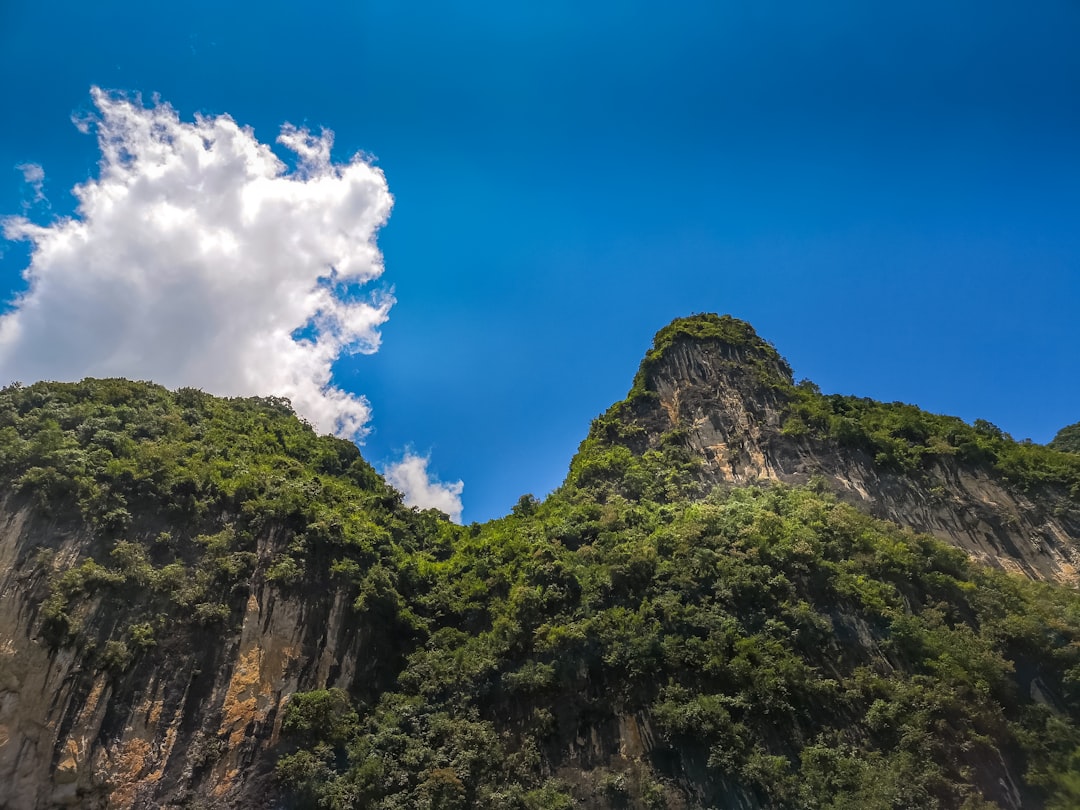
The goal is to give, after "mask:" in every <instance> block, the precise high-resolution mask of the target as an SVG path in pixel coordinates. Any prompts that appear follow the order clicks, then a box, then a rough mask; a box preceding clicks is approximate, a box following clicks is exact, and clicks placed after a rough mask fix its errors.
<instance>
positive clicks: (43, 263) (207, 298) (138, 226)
mask: <svg viewBox="0 0 1080 810" xmlns="http://www.w3.org/2000/svg"><path fill="white" fill-rule="evenodd" d="M91 92H92V95H93V100H94V104H95V105H96V107H97V114H96V115H95V116H94V117H93V118H92V119H91V121H90V123H89V125H88V130H93V131H96V134H97V138H98V143H99V146H100V149H101V155H102V157H101V162H100V172H99V175H98V177H97V178H96V179H92V180H89V181H88V182H86V183H85V184H83V185H80V186H77V187H76V188H75V190H74V193H75V195H76V197H77V198H78V201H79V204H78V209H77V212H76V214H75V216H74V217H71V218H64V219H58V220H55V221H54V222H52V223H51V224H49V225H44V226H42V225H36V224H34V223H32V222H30V221H29V220H28V219H26V218H25V217H11V218H8V219H6V220H4V221H3V231H4V235H5V236H6V237H7V238H8V239H24V240H29V241H30V242H31V243H32V255H31V261H30V265H29V267H28V268H27V269H26V270H25V271H24V277H25V279H26V281H27V284H28V288H27V290H26V292H25V293H23V294H22V295H20V296H19V297H18V298H17V299H16V300H15V301H14V308H13V310H12V311H10V312H9V313H7V314H5V315H3V316H0V383H6V382H8V381H11V380H16V379H17V380H22V381H24V382H31V381H33V380H37V379H56V380H73V379H79V378H81V377H84V376H123V377H130V378H135V379H152V380H155V381H157V382H160V383H163V384H165V385H167V386H170V387H178V386H187V385H190V386H196V387H199V388H202V389H204V390H206V391H209V392H212V393H216V394H223V395H252V394H275V395H279V396H286V397H289V398H290V399H291V400H292V402H293V405H294V407H295V408H296V409H297V411H298V412H299V413H300V414H301V415H302V416H304V417H306V418H307V419H308V420H309V421H311V422H312V423H313V424H314V425H315V426H316V427H317V428H318V429H320V430H322V431H332V432H334V433H337V434H338V435H342V436H347V437H354V438H360V437H362V436H363V434H364V433H365V431H366V428H365V425H366V424H367V423H368V421H369V420H370V417H371V412H370V408H369V405H368V402H367V400H366V399H365V398H364V397H362V396H358V395H356V394H353V393H349V392H347V391H344V390H342V389H340V388H338V387H336V386H334V385H333V383H332V380H331V376H332V371H331V369H332V364H333V363H334V361H335V360H337V359H338V358H339V357H340V356H341V355H342V354H349V353H354V352H362V353H372V352H375V351H376V350H377V349H378V347H379V340H380V334H379V331H378V330H379V327H380V326H381V325H382V324H383V323H384V322H385V321H386V320H387V318H388V314H389V310H390V307H391V306H392V305H393V303H394V298H393V296H392V295H391V293H390V292H388V291H374V292H368V293H367V294H365V295H360V294H359V292H358V288H359V287H360V286H361V285H364V284H366V283H369V282H372V281H374V280H375V279H377V278H378V277H379V276H380V275H381V274H382V272H383V265H382V256H381V254H380V253H379V250H378V248H377V247H376V244H375V234H376V231H377V230H378V229H379V227H380V226H381V225H383V224H384V223H385V222H386V219H387V217H388V216H389V213H390V208H391V205H392V202H393V201H392V197H391V195H390V192H389V190H388V188H387V185H386V179H385V177H384V176H383V174H382V172H381V171H380V170H379V169H377V168H375V167H374V166H372V165H370V163H368V162H367V161H365V160H364V159H363V158H362V157H360V156H357V157H354V158H353V159H352V160H351V161H349V162H347V163H341V164H335V163H333V162H332V161H331V157H330V148H331V145H332V142H333V134H332V133H331V132H328V131H326V130H324V131H322V133H321V134H320V135H318V136H315V135H312V134H311V133H309V132H308V131H307V130H305V129H297V128H295V127H292V126H290V125H285V126H284V127H283V128H282V132H281V136H280V137H279V138H278V142H279V143H281V144H282V145H283V146H284V147H286V148H287V149H290V150H291V151H292V152H294V153H295V154H296V155H297V161H296V162H297V166H296V169H295V170H294V171H289V170H288V169H287V168H286V166H285V165H284V164H283V163H282V162H281V161H280V160H279V159H278V158H277V157H276V156H275V155H274V153H273V152H272V151H271V150H270V148H269V147H268V146H267V145H266V144H263V143H260V142H259V141H258V140H257V139H256V138H255V135H254V133H253V131H252V130H251V129H250V128H248V127H241V126H239V125H238V124H237V123H236V122H235V121H233V120H232V119H231V118H230V117H229V116H227V115H222V116H207V117H202V116H196V118H195V120H194V121H193V122H184V121H181V120H180V119H179V117H178V116H177V113H176V111H175V110H173V108H172V107H170V106H169V105H168V104H164V103H156V104H155V105H153V106H151V107H149V108H147V107H144V106H143V104H142V102H141V100H139V99H137V98H136V99H134V100H132V99H129V98H126V97H124V96H120V95H116V94H111V93H106V92H104V91H101V90H99V89H97V88H93V89H92V91H91ZM20 168H21V170H22V171H23V172H24V176H25V177H26V180H27V182H28V183H31V184H35V183H36V184H38V185H37V186H36V188H37V189H38V192H37V193H40V183H41V182H42V181H43V179H44V173H43V172H42V171H41V167H40V166H36V165H34V164H25V166H24V167H20ZM300 330H302V331H300ZM458 492H460V488H459V490H458ZM458 513H459V514H460V507H458Z"/></svg>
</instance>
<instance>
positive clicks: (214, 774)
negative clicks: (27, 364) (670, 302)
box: [0, 315, 1080, 810]
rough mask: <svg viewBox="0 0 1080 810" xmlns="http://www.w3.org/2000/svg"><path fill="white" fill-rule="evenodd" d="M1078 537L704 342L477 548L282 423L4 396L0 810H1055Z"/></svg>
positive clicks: (907, 419)
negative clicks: (561, 479) (557, 481)
mask: <svg viewBox="0 0 1080 810" xmlns="http://www.w3.org/2000/svg"><path fill="white" fill-rule="evenodd" d="M1078 510H1080V456H1078V455H1076V454H1075V453H1071V452H1062V451H1058V450H1055V449H1052V448H1047V447H1040V446H1036V445H1030V444H1025V443H1017V442H1014V441H1012V439H1011V438H1009V437H1008V436H1007V435H1005V434H1004V433H1003V432H1002V431H1000V430H998V429H997V428H995V427H994V426H993V425H991V424H989V423H986V422H976V423H975V424H974V425H967V424H965V423H964V422H962V421H961V420H959V419H954V418H951V417H944V416H935V415H932V414H928V413H925V412H923V411H921V410H919V409H918V408H915V407H913V406H910V405H902V404H891V405H890V404H883V403H878V402H874V401H872V400H865V399H857V398H854V397H846V396H838V395H823V394H822V393H820V392H819V391H818V390H817V388H816V387H815V386H813V385H812V384H810V383H799V384H795V383H794V381H793V378H792V375H791V371H790V369H789V368H788V366H787V364H786V363H785V361H784V360H783V358H781V357H780V355H779V353H778V352H777V351H776V350H775V349H774V348H773V347H772V346H771V345H769V344H768V343H767V342H765V341H763V340H762V339H761V338H759V337H758V336H757V335H756V334H755V333H754V331H753V330H752V329H751V328H750V327H749V326H748V325H747V324H745V323H743V322H741V321H738V320H735V319H733V318H730V317H721V316H716V315H698V316H693V317H691V318H686V319H680V320H678V321H675V322H674V323H672V324H671V325H669V326H667V327H665V328H664V329H662V330H661V331H660V332H659V333H658V334H657V336H656V340H655V343H654V346H653V348H652V350H650V351H649V352H648V354H647V355H646V357H645V358H644V360H643V361H642V364H641V369H640V371H639V372H638V374H637V375H636V377H635V379H634V381H633V384H632V387H631V389H630V392H629V394H628V396H627V398H626V399H625V400H624V401H622V402H620V403H618V404H616V405H614V406H612V408H610V409H609V410H608V412H607V413H605V414H604V415H602V416H600V417H599V418H598V419H596V420H595V421H594V423H593V424H592V426H591V428H590V430H589V432H588V435H587V436H586V438H585V440H584V441H583V442H582V444H581V447H580V449H579V451H578V453H577V454H576V455H575V457H574V458H573V460H572V461H571V464H570V469H569V473H568V475H567V479H566V481H565V483H564V484H563V485H562V486H561V487H560V488H559V489H558V490H556V491H555V492H553V493H551V494H550V495H549V496H548V497H546V498H545V499H543V500H542V501H540V500H537V499H535V498H533V497H531V496H523V497H522V498H521V500H520V501H519V502H518V504H517V505H516V506H515V507H514V509H513V511H512V513H511V514H510V515H507V516H506V517H505V518H502V519H500V520H495V521H491V522H489V523H487V524H484V525H476V524H474V525H472V526H467V527H461V526H456V525H454V524H451V523H450V522H448V521H447V520H446V519H445V516H443V515H441V514H439V513H438V512H435V511H431V510H429V511H423V512H421V511H417V510H415V509H408V508H406V507H405V506H404V505H403V504H402V501H401V496H400V495H399V494H398V493H396V492H395V491H394V490H393V489H391V488H390V487H389V486H387V484H386V483H385V482H384V481H383V480H382V479H381V478H380V477H379V476H378V475H377V474H376V473H375V471H374V470H373V469H372V468H371V467H370V465H368V464H367V462H365V461H364V459H363V458H362V457H361V455H360V452H359V450H358V449H357V448H356V446H355V445H353V444H351V443H348V442H345V441H342V440H339V439H334V438H331V437H327V436H322V437H320V436H317V435H315V433H314V432H313V431H312V429H311V427H310V426H309V425H307V424H305V423H303V422H301V421H300V420H299V419H297V418H296V417H295V415H294V414H293V413H292V411H291V409H290V407H289V404H288V402H286V401H284V400H281V399H277V398H248V399H221V398H216V397H212V396H209V395H207V394H205V393H203V392H201V391H197V390H194V389H181V390H179V391H175V392H170V391H167V390H165V389H163V388H161V387H160V386H155V385H152V384H149V383H133V382H129V381H126V380H84V381H82V382H81V383H76V384H63V383H38V384H35V385H31V386H27V387H22V386H11V387H8V388H6V389H3V390H2V391H0V785H3V787H2V788H0V808H3V809H4V810H45V808H54V807H87V808H125V809H126V808H138V810H149V808H163V807H175V808H196V807H211V806H212V807H232V808H259V807H266V808H270V807H273V808H365V809H367V808H370V809H371V810H406V809H407V810H412V809H413V808H427V809H429V810H436V808H438V809H439V810H451V809H452V810H464V808H477V809H479V808H483V809H484V810H488V808H494V809H495V810H549V809H553V810H569V809H570V808H582V809H583V810H616V809H617V808H630V809H631V810H660V809H661V808H669V810H691V809H692V808H693V809H697V808H701V810H704V809H705V808H716V807H732V808H741V809H745V810H756V809H757V808H761V809H762V810H764V808H791V809H792V810H839V808H860V810H897V809H898V808H899V809H907V808H910V810H927V808H929V809H930V810H934V809H935V808H936V809H937V810H947V808H957V809H958V810H988V809H989V808H1008V809H1009V810H1019V809H1020V808H1046V810H1067V809H1068V808H1075V807H1078V806H1080V776H1078V774H1080V687H1078V684H1080V594H1078V593H1077V590H1076V588H1075V585H1074V579H1075V569H1074V568H1073V560H1074V555H1075V554H1076V546H1077V543H1078V542H1080V532H1078V531H1077V528H1078V525H1080V522H1078Z"/></svg>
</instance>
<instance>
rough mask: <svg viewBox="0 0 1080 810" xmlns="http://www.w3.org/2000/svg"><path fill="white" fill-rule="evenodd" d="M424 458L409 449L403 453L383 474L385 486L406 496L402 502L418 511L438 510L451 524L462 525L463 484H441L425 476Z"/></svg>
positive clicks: (426, 469) (426, 460)
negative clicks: (417, 508) (452, 522)
mask: <svg viewBox="0 0 1080 810" xmlns="http://www.w3.org/2000/svg"><path fill="white" fill-rule="evenodd" d="M430 460H431V459H430V458H428V457H427V456H418V455H416V454H415V453H413V452H412V451H410V450H406V451H405V456H404V458H402V459H401V461H399V462H397V463H395V464H390V465H388V466H387V468H386V469H385V470H384V471H383V475H384V476H385V477H386V481H387V483H389V484H390V486H392V487H393V488H394V489H396V490H398V491H399V492H400V493H401V494H402V495H404V496H405V503H406V504H408V505H409V506H417V507H419V508H421V509H438V510H439V511H440V512H445V513H446V514H447V515H449V516H450V520H452V521H454V523H461V509H462V507H461V492H462V490H464V489H465V484H464V483H463V482H462V481H456V482H454V483H452V484H451V483H444V482H442V481H436V480H434V479H432V478H431V476H430V475H429V474H428V468H427V466H428V462H429V461H430Z"/></svg>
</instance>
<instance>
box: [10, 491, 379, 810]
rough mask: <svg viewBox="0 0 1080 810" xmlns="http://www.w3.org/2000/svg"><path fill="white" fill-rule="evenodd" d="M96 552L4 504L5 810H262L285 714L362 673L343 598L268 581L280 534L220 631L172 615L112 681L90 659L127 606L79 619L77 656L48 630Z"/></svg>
mask: <svg viewBox="0 0 1080 810" xmlns="http://www.w3.org/2000/svg"><path fill="white" fill-rule="evenodd" d="M94 545H95V543H94V540H93V538H91V537H90V536H88V534H87V533H86V532H80V531H72V530H70V529H64V528H61V527H58V526H57V525H55V523H53V522H51V521H49V520H46V519H43V518H42V517H41V516H40V515H39V514H38V512H37V510H35V509H34V508H32V507H31V506H28V505H26V504H25V503H23V504H22V505H20V504H19V502H18V501H17V500H16V499H13V498H10V497H9V498H7V499H6V500H5V501H4V502H3V503H2V504H0V628H2V634H3V638H2V640H0V784H2V785H3V786H4V788H3V790H0V807H3V808H11V810H30V808H46V807H55V806H73V807H88V808H89V807H100V808H127V807H139V808H141V807H158V806H166V805H167V806H174V805H175V806H191V807H198V806H206V807H211V806H212V807H228V806H242V807H257V806H261V802H262V800H263V799H264V798H265V796H266V793H267V790H268V789H269V787H270V783H269V781H268V777H269V775H270V773H271V770H272V765H273V759H274V758H273V756H270V755H268V753H267V752H268V751H269V750H270V749H272V748H273V747H274V746H275V745H276V744H277V743H278V740H279V734H280V726H281V706H282V703H283V700H284V699H285V698H287V696H289V695H291V694H292V693H294V692H296V691H299V690H307V689H318V688H325V687H333V686H336V687H343V688H349V689H351V688H352V686H353V684H354V683H355V681H356V680H357V678H358V677H361V676H362V675H365V674H367V673H365V672H364V668H365V667H364V662H365V660H366V659H367V656H365V652H366V645H365V634H364V632H363V630H362V628H361V627H360V626H359V625H358V624H357V623H355V622H347V621H345V619H346V617H347V615H348V613H349V608H350V602H349V600H347V599H346V598H345V595H344V594H343V593H341V592H340V591H338V592H335V591H329V592H322V593H319V592H314V593H307V594H305V595H304V596H303V597H302V598H301V597H299V596H298V595H295V594H294V595H289V594H286V593H283V592H282V591H281V590H280V589H279V588H277V587H275V586H274V585H273V584H272V583H269V582H267V581H266V577H265V572H266V569H267V566H268V564H269V562H270V560H271V559H272V558H273V556H274V555H275V554H276V553H278V552H280V551H281V548H282V533H281V532H280V531H275V530H270V531H268V532H267V533H266V534H264V535H263V536H262V537H260V538H259V539H258V541H257V554H258V556H259V562H258V564H257V566H256V568H255V570H254V571H253V572H252V573H251V575H250V576H249V577H248V578H247V580H246V581H244V582H240V583H237V586H234V587H236V590H237V592H238V593H246V594H247V595H246V598H243V599H242V607H240V608H239V609H238V610H237V611H236V612H235V613H234V614H233V616H232V617H231V618H230V619H229V620H228V621H227V622H226V623H225V624H223V625H215V626H213V627H210V628H198V627H196V628H190V627H187V626H185V624H184V621H183V618H184V617H180V616H174V617H169V619H168V621H167V623H166V628H165V630H164V632H163V633H161V634H160V637H159V638H158V640H157V642H156V643H155V645H154V647H152V648H150V649H148V650H147V651H146V652H145V653H143V654H141V655H140V656H139V657H138V660H136V661H135V662H134V663H133V664H132V665H131V666H130V667H129V668H126V669H124V670H122V671H118V667H117V666H115V665H114V666H109V665H105V666H102V665H100V664H99V663H98V661H97V659H96V657H95V654H94V650H93V649H92V646H93V645H94V644H95V642H94V640H98V639H108V638H109V637H110V635H115V634H116V630H117V628H122V627H123V626H124V625H125V624H126V623H127V622H129V621H130V620H131V616H130V614H129V612H128V611H126V610H125V607H124V605H122V604H117V602H116V601H115V600H110V599H107V598H102V597H99V598H95V599H91V600H89V601H88V602H87V603H86V604H84V605H82V606H81V608H80V611H79V616H78V620H79V623H80V630H81V635H82V637H83V639H84V641H83V642H82V643H81V644H79V645H65V646H61V647H59V648H57V647H56V646H55V645H54V644H50V643H49V641H48V640H47V638H46V635H47V633H46V632H45V629H44V627H43V622H44V620H43V617H42V610H41V607H42V604H43V602H45V600H46V598H47V596H48V587H47V585H46V582H47V580H48V578H49V576H50V574H55V573H56V572H58V571H62V570H65V569H68V568H70V567H72V565H73V563H74V562H75V560H76V559H78V558H80V557H84V556H85V555H86V553H87V551H88V549H91V548H93V547H94ZM102 643H106V642H104V641H98V642H97V644H98V645H99V646H100V644H102ZM88 647H91V648H89V649H88Z"/></svg>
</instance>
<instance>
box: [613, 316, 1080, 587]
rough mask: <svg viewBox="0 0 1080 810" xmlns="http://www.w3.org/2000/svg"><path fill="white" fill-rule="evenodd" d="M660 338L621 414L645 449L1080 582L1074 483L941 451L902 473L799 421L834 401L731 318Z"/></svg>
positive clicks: (1032, 573)
mask: <svg viewBox="0 0 1080 810" xmlns="http://www.w3.org/2000/svg"><path fill="white" fill-rule="evenodd" d="M701 318H704V319H705V325H706V328H705V330H704V332H705V333H704V334H702V330H701V328H700V327H701V324H700V319H701ZM721 322H722V323H723V324H724V328H723V329H709V325H713V324H719V323H721ZM658 340H659V341H661V342H662V343H663V345H662V346H659V347H658V348H656V349H654V350H653V351H652V352H650V354H649V356H648V357H647V358H646V361H645V362H644V363H643V364H642V368H641V371H640V372H639V375H638V379H637V381H636V383H635V390H634V391H632V392H631V397H630V398H629V399H628V400H627V402H626V403H624V404H623V405H621V406H618V408H619V418H620V419H622V420H623V421H625V422H626V423H628V424H630V425H634V426H640V427H643V428H644V430H643V431H642V432H640V433H639V434H637V435H638V437H639V438H638V441H637V448H636V449H637V450H638V451H639V452H640V451H642V450H643V449H644V448H646V447H657V446H659V445H660V444H661V443H662V442H664V441H670V437H671V436H672V435H673V434H674V435H676V436H677V437H678V440H679V441H680V442H682V443H684V444H685V445H686V446H687V447H688V448H690V449H691V450H692V451H693V453H694V454H695V455H696V456H697V457H698V458H699V459H700V460H701V461H702V468H701V472H700V476H701V478H702V480H704V481H706V482H709V483H718V484H732V485H743V484H749V483H754V482H761V481H782V482H785V483H789V484H805V483H807V482H810V481H812V480H819V481H822V482H824V483H825V484H826V485H827V486H828V487H829V488H830V489H831V490H833V491H834V492H836V493H837V494H839V495H840V496H841V497H842V498H844V499H845V500H848V501H850V502H851V503H854V504H856V505H858V506H860V508H863V509H865V510H866V511H868V512H870V513H871V514H873V515H874V516H875V517H879V518H883V519H886V520H890V521H893V522H895V523H898V524H900V525H902V526H908V527H910V528H912V529H914V530H916V531H921V532H928V533H930V534H932V535H934V536H935V537H938V538H940V539H942V540H945V541H947V542H949V543H952V544H954V545H956V546H959V547H960V548H962V549H964V550H965V551H967V552H968V553H969V554H970V555H971V556H972V557H973V558H974V559H975V560H977V561H979V562H982V563H985V564H988V565H992V566H996V567H999V568H1003V569H1005V570H1009V571H1015V572H1019V573H1022V574H1024V575H1026V576H1028V577H1031V578H1035V579H1050V580H1057V581H1061V582H1068V583H1071V584H1074V585H1075V584H1076V583H1077V569H1078V567H1080V498H1078V497H1077V493H1076V492H1075V491H1074V492H1070V490H1069V487H1068V486H1067V485H1066V484H1064V483H1062V482H1060V481H1053V480H1050V481H1040V482H1036V483H1034V484H1032V485H1026V486H1025V485H1023V484H1021V483H1018V482H1017V481H1015V480H1011V481H1010V480H1008V479H1007V478H1006V477H1005V476H1003V475H1002V474H1001V472H1000V471H998V470H996V469H995V468H994V465H993V464H991V463H987V461H986V460H984V459H975V460H967V459H965V458H963V457H962V454H958V453H957V452H956V448H954V447H949V446H944V445H941V446H938V447H930V448H928V450H929V452H926V453H925V454H924V455H923V456H922V457H921V458H920V460H919V464H918V466H917V468H916V469H907V470H898V469H896V468H895V465H890V464H889V463H887V461H886V462H885V463H883V462H882V460H881V459H878V458H875V454H874V453H873V448H872V447H867V444H866V442H860V441H858V440H857V439H858V437H856V440H851V439H850V438H848V440H847V441H845V440H844V439H845V437H843V436H841V437H837V436H829V435H824V436H821V435H814V434H813V432H812V431H809V430H806V429H805V425H804V424H803V423H802V422H801V421H800V420H799V418H798V415H797V414H798V405H799V403H800V400H801V399H803V398H804V397H802V396H800V395H802V394H806V395H807V396H810V397H812V398H814V399H816V400H823V401H824V400H827V398H824V397H821V396H820V395H819V394H818V393H817V392H816V390H814V389H813V386H805V385H804V387H803V388H802V389H801V390H800V388H798V387H796V386H795V385H794V380H793V378H792V373H791V369H790V368H789V367H788V365H787V363H786V362H785V361H784V360H783V359H782V358H781V357H780V356H779V354H778V353H777V352H776V350H775V349H774V348H773V347H772V346H771V345H769V344H768V343H766V342H765V341H763V340H762V339H761V338H759V337H758V336H757V335H756V334H754V332H753V330H752V329H750V327H749V326H748V325H746V324H744V323H742V322H739V321H735V320H734V319H731V318H724V319H718V318H716V316H698V318H697V319H686V320H682V321H676V322H674V323H673V324H672V325H671V326H669V327H667V328H666V329H665V330H664V331H662V332H661V334H660V336H658ZM855 402H856V404H858V402H859V401H857V400H856V401H855ZM874 405H875V406H878V405H879V404H878V403H874ZM884 407H889V406H884ZM897 407H901V408H903V407H907V408H908V409H909V410H911V411H916V410H917V409H914V408H911V407H910V406H899V405H898V406H897ZM956 421H957V422H959V420H956ZM793 422H794V424H795V426H796V427H797V428H798V429H795V430H792V429H791V428H792V423H793Z"/></svg>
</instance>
